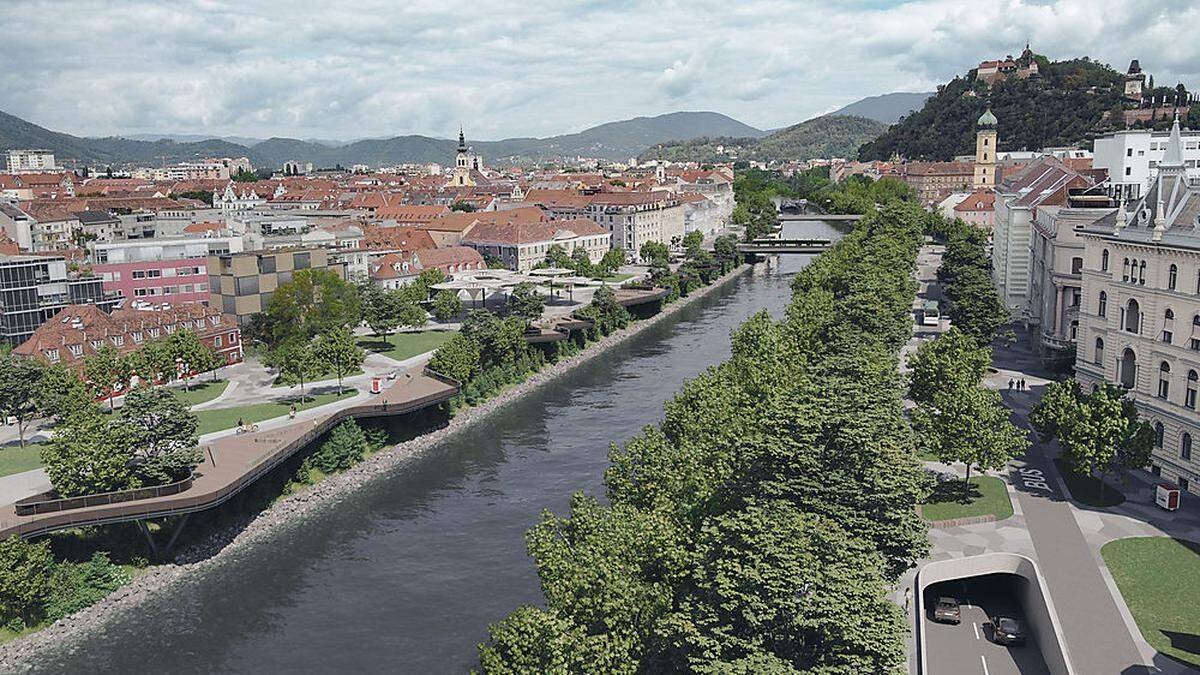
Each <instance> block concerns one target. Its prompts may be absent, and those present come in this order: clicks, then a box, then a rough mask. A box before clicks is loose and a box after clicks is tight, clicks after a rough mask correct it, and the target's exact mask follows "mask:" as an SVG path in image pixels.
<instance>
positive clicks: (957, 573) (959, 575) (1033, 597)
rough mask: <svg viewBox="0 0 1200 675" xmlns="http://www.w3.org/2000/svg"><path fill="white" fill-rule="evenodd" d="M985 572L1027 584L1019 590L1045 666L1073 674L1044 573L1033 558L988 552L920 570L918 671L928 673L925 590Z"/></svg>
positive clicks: (1054, 674) (1057, 674)
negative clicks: (1018, 579)
mask: <svg viewBox="0 0 1200 675" xmlns="http://www.w3.org/2000/svg"><path fill="white" fill-rule="evenodd" d="M985 574H1012V575H1015V576H1017V577H1020V578H1021V579H1022V580H1024V582H1025V583H1018V584H1016V586H1017V588H1018V589H1019V591H1018V592H1019V594H1020V596H1021V597H1020V598H1019V599H1020V601H1021V607H1022V609H1024V611H1025V619H1026V623H1027V624H1028V627H1029V632H1030V634H1031V635H1032V636H1033V639H1034V640H1036V641H1037V643H1038V647H1039V648H1041V651H1042V656H1043V657H1044V658H1045V659H1046V666H1047V667H1048V668H1049V669H1050V672H1051V673H1052V675H1074V673H1075V670H1074V669H1073V668H1072V667H1071V657H1070V655H1069V653H1068V651H1067V643H1066V641H1065V640H1064V639H1063V635H1062V628H1061V627H1060V626H1059V625H1058V614H1057V613H1056V612H1055V611H1054V601H1053V600H1051V599H1050V592H1049V590H1048V589H1047V588H1046V582H1045V580H1043V579H1042V574H1041V572H1039V571H1038V569H1037V565H1036V564H1035V563H1034V562H1033V560H1031V559H1029V558H1027V557H1025V556H1023V555H1018V554H1016V553H986V554H984V555H977V556H971V557H968V558H955V559H952V560H939V561H936V562H931V563H927V564H926V565H925V566H924V567H922V568H921V569H920V570H919V571H918V572H917V578H916V582H915V586H916V588H915V589H914V592H913V595H914V596H915V600H916V605H917V606H916V610H917V621H916V625H917V649H918V654H917V660H918V672H919V673H928V672H929V668H928V665H927V661H926V659H927V656H926V654H925V635H924V629H925V624H924V621H925V607H924V606H923V604H924V600H925V589H926V588H928V587H929V586H931V585H933V584H937V583H941V582H943V581H954V580H955V579H965V578H968V577H978V576H983V575H985Z"/></svg>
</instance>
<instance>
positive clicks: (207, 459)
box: [0, 368, 458, 538]
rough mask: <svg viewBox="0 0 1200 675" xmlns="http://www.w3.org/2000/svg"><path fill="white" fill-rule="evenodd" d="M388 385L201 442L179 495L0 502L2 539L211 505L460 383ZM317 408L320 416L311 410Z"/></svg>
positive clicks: (407, 379) (423, 380) (412, 380)
mask: <svg viewBox="0 0 1200 675" xmlns="http://www.w3.org/2000/svg"><path fill="white" fill-rule="evenodd" d="M385 384H390V386H387V387H386V388H385V389H384V390H383V392H382V393H380V394H377V395H370V394H365V395H362V394H360V395H359V396H358V397H355V398H354V399H351V401H352V404H351V405H347V406H345V407H340V408H339V407H337V404H331V405H330V406H329V407H330V408H331V409H330V410H329V411H328V412H326V413H324V414H320V413H321V408H316V409H314V410H313V411H309V412H310V414H308V415H305V416H304V419H297V420H295V421H293V422H289V423H286V424H283V425H280V426H272V428H269V429H263V430H261V431H256V432H251V433H245V434H234V433H231V434H229V435H228V436H222V437H220V438H217V439H215V440H213V441H211V442H209V443H205V444H202V445H201V451H202V454H203V456H204V458H203V460H202V461H201V462H200V465H199V466H197V467H196V470H195V472H194V474H193V482H192V485H191V487H189V488H188V489H186V490H184V491H182V492H179V493H178V494H174V495H165V496H161V497H151V498H147V499H139V500H135V501H127V502H120V503H115V504H104V505H97V506H87V507H83V508H77V509H70V510H66V511H57V512H52V513H40V514H34V515H18V514H17V512H16V508H15V505H14V504H7V505H4V506H0V538H4V537H8V536H10V535H13V534H16V535H20V536H23V537H31V536H35V535H39V534H45V533H48V532H53V531H56V530H63V529H70V528H73V527H80V526H83V525H96V524H103V523H116V522H122V521H130V520H144V519H147V518H156V517H160V516H167V515H174V514H180V513H190V512H193V511H201V510H204V509H209V508H212V507H214V506H217V505H219V504H221V503H223V502H224V501H226V500H227V499H229V498H230V497H232V496H234V495H236V494H237V493H238V492H240V491H241V490H243V489H244V488H245V487H246V486H248V485H250V484H251V483H253V482H254V481H255V480H257V479H259V478H260V477H262V476H263V475H264V474H266V473H267V472H268V471H270V470H271V469H273V468H275V467H276V466H278V465H279V464H281V463H282V462H283V461H285V460H286V459H287V458H288V457H291V456H292V455H293V454H295V452H296V451H297V450H299V449H300V448H303V447H304V446H306V445H308V444H309V443H311V442H312V441H314V440H315V439H316V438H317V437H319V436H320V435H321V434H322V433H324V432H325V431H327V430H329V429H330V428H332V427H333V426H335V425H336V424H338V423H339V422H341V421H343V420H345V419H349V418H352V417H381V416H387V415H399V414H404V413H408V412H414V411H416V410H420V409H422V408H426V407H429V406H432V405H436V404H438V403H441V402H443V401H446V400H448V399H449V398H450V397H452V396H453V395H454V394H456V393H457V392H458V387H457V386H455V385H453V384H450V383H448V382H444V381H442V380H439V379H437V378H434V377H431V376H429V375H427V374H425V373H424V371H423V369H421V368H417V369H413V370H409V371H407V372H405V373H403V374H401V375H400V376H398V377H397V378H396V379H395V380H394V381H392V382H390V383H387V382H386V381H385ZM314 411H315V412H317V413H318V414H317V415H316V416H312V415H311V412H314ZM264 424H267V423H264Z"/></svg>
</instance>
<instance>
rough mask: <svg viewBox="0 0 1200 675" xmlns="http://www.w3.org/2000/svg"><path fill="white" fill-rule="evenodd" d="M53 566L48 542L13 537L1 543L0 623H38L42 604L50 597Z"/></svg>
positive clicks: (0, 541)
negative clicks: (17, 621)
mask: <svg viewBox="0 0 1200 675" xmlns="http://www.w3.org/2000/svg"><path fill="white" fill-rule="evenodd" d="M53 567H54V558H53V557H51V554H50V542H49V541H47V540H46V539H42V540H40V541H25V540H24V539H22V538H20V537H18V536H16V535H11V536H9V537H8V538H7V539H2V540H0V621H4V622H5V623H7V622H9V621H11V620H13V619H17V620H19V621H20V622H21V623H24V624H26V625H32V624H33V623H35V621H36V620H37V614H38V612H39V611H40V609H41V605H42V602H43V601H44V600H45V599H46V598H47V597H48V596H49V595H50V590H51V588H50V573H51V571H52V570H53Z"/></svg>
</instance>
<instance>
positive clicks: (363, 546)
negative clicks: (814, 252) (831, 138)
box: [29, 223, 838, 673]
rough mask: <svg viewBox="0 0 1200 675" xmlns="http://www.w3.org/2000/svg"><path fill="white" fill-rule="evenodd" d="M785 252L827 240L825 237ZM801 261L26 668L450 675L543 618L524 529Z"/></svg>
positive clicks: (589, 487) (629, 344)
mask: <svg viewBox="0 0 1200 675" xmlns="http://www.w3.org/2000/svg"><path fill="white" fill-rule="evenodd" d="M785 235H786V236H791V237H829V236H834V237H836V236H838V234H837V232H836V231H833V230H832V229H831V228H827V227H825V226H823V224H819V223H817V224H812V223H810V224H808V225H807V226H806V227H805V231H801V232H785ZM808 260H809V257H807V256H791V257H786V256H785V257H784V258H783V259H782V261H781V262H780V264H779V266H778V267H773V268H772V269H771V270H770V271H764V270H762V269H761V266H760V268H759V269H756V270H755V272H754V273H753V274H748V275H744V276H742V277H740V278H738V279H736V280H734V281H732V282H731V283H729V284H727V285H725V286H724V287H723V288H720V289H717V290H716V291H715V292H714V293H712V294H710V295H709V296H708V297H705V298H702V299H700V300H699V301H697V302H696V303H695V304H693V305H691V306H688V307H686V308H683V309H682V310H681V311H679V312H678V313H677V314H675V315H674V316H672V317H670V318H668V319H667V320H665V321H663V322H661V323H659V324H658V325H656V326H653V327H651V328H650V329H649V330H647V331H645V332H643V333H641V334H639V335H637V336H635V337H633V338H631V339H630V340H628V341H626V342H624V343H621V344H619V345H617V346H616V347H614V348H612V349H610V350H609V351H607V352H606V353H604V354H603V355H601V356H599V357H598V358H596V359H593V360H591V361H588V362H586V363H584V364H583V365H581V366H579V367H577V368H576V369H574V370H573V371H571V372H570V373H568V374H566V375H565V376H563V377H560V378H558V379H556V380H554V381H553V382H551V383H550V384H548V385H546V386H543V387H541V388H539V389H537V390H535V391H534V392H532V393H531V394H529V395H527V396H525V397H524V398H521V399H518V400H517V401H515V402H513V403H510V404H509V405H507V406H505V407H504V408H502V409H501V410H500V411H498V412H497V413H496V414H493V415H491V416H489V417H487V418H484V419H482V420H480V421H478V422H476V423H475V424H474V425H472V426H470V427H469V428H467V429H466V430H465V431H464V432H462V433H459V434H456V435H454V436H451V437H450V438H448V439H447V440H446V441H445V442H443V443H441V444H440V445H439V446H435V447H433V448H432V449H430V450H429V451H428V452H426V453H425V454H424V455H423V456H421V457H420V458H417V459H414V460H413V461H411V462H409V463H407V464H406V465H404V466H402V467H401V468H399V469H397V470H396V471H394V472H393V473H392V474H391V475H389V476H387V477H386V478H383V479H379V480H375V481H372V482H371V483H369V484H367V485H365V486H364V487H363V488H362V489H360V490H358V491H356V492H355V493H354V494H353V495H352V496H350V497H349V498H347V499H344V500H342V501H340V502H338V503H336V504H332V505H330V506H329V507H328V508H325V509H322V510H321V511H320V512H319V515H316V516H312V517H309V518H308V519H307V520H305V521H304V522H303V523H300V524H298V525H297V526H295V527H289V528H283V529H284V530H285V532H284V533H281V534H279V535H277V536H273V537H272V538H271V539H270V540H269V541H268V542H266V543H263V544H259V545H256V546H253V547H248V548H242V549H238V550H237V551H236V553H235V554H234V555H232V556H231V557H230V559H229V560H227V561H225V562H224V563H222V564H220V565H216V566H210V567H207V568H205V569H204V570H202V571H196V572H195V573H194V574H191V575H188V576H187V577H186V578H185V579H184V580H183V581H182V582H181V583H179V584H177V585H175V586H172V587H170V589H169V590H167V591H164V592H163V593H161V594H159V595H157V596H155V597H154V598H152V599H151V600H149V601H148V602H146V603H144V604H143V605H141V606H140V607H138V609H137V610H136V611H131V612H127V613H126V614H125V615H123V616H121V617H120V618H119V619H118V620H116V621H114V622H111V623H110V624H109V625H108V626H107V627H106V628H104V629H103V630H101V631H97V632H96V633H94V634H92V635H89V636H87V637H86V638H85V639H84V641H82V642H73V643H72V644H71V645H69V646H64V647H63V648H60V649H58V650H56V651H51V652H50V653H48V654H45V655H44V656H43V657H41V658H40V659H39V661H38V662H37V663H33V664H29V665H30V666H31V667H32V668H33V669H34V670H35V671H39V672H58V673H62V672H69V673H85V672H86V673H96V672H112V673H143V672H156V673H167V672H170V673H175V672H183V673H187V672H203V673H226V672H243V673H263V672H272V673H284V672H289V673H296V672H322V673H326V672H389V673H396V672H400V673H461V672H465V671H466V670H467V669H469V668H471V667H472V666H474V665H475V664H476V663H477V656H476V644H477V643H479V642H481V641H483V640H486V638H487V626H488V624H489V623H491V622H493V621H496V620H499V619H501V618H503V617H504V616H505V615H506V614H507V613H508V612H510V611H511V610H512V609H514V608H515V607H517V606H518V605H519V604H521V603H539V602H540V600H541V594H540V591H539V588H538V579H537V574H536V572H535V570H534V567H533V563H532V561H531V560H530V558H529V557H528V555H526V552H525V539H524V535H525V530H526V529H527V528H529V527H530V526H532V525H533V524H534V523H535V522H536V521H537V519H538V518H539V515H540V514H541V512H542V511H543V510H545V509H551V510H553V511H555V512H558V513H564V512H566V510H567V507H568V501H569V499H570V496H571V494H572V493H574V492H576V491H579V490H583V491H586V492H588V493H591V494H594V495H601V496H602V494H603V485H602V483H601V479H602V476H603V473H604V470H605V469H606V468H607V466H608V459H607V455H608V449H609V444H610V443H612V442H617V443H621V442H624V441H625V440H626V439H628V438H629V437H631V436H633V435H634V434H636V433H637V432H638V430H639V429H640V428H641V427H643V426H644V425H647V424H653V423H655V422H657V421H658V420H659V419H660V417H661V415H662V404H663V402H664V401H666V400H667V399H668V398H670V397H671V396H672V395H673V394H675V392H676V391H677V390H678V389H679V387H680V385H681V384H682V382H683V381H684V380H685V379H687V378H691V377H694V376H696V375H698V374H699V373H700V372H702V371H703V370H704V369H705V368H707V367H708V366H710V365H712V364H715V363H719V362H721V361H723V360H725V359H726V358H728V356H729V333H730V331H731V330H733V329H734V328H735V327H737V326H738V325H739V324H740V323H741V322H742V321H744V320H745V319H746V318H747V317H748V316H750V315H751V314H753V313H754V312H757V311H760V310H764V309H765V310H767V311H768V312H770V313H771V314H772V315H773V316H776V317H779V316H780V315H781V313H782V311H783V309H784V307H785V306H786V304H787V301H788V298H789V296H790V291H789V288H788V284H789V282H790V281H791V275H792V274H794V273H795V272H796V271H798V270H799V269H801V268H802V267H803V266H804V265H805V264H807V262H808Z"/></svg>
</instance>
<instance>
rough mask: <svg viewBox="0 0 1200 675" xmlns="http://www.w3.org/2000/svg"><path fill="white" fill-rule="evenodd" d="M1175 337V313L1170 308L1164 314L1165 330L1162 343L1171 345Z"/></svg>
mask: <svg viewBox="0 0 1200 675" xmlns="http://www.w3.org/2000/svg"><path fill="white" fill-rule="evenodd" d="M1174 337H1175V312H1173V311H1171V310H1170V309H1169V308H1168V309H1167V311H1166V312H1165V313H1164V314H1163V330H1162V341H1163V342H1165V343H1167V344H1171V340H1172V339H1173V338H1174Z"/></svg>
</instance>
